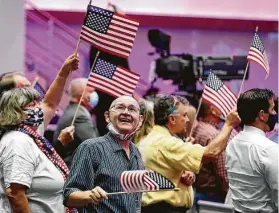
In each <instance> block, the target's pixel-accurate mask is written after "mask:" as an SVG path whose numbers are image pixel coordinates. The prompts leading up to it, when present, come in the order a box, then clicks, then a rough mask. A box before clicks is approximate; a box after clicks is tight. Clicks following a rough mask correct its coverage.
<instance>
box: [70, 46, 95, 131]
mask: <svg viewBox="0 0 279 213" xmlns="http://www.w3.org/2000/svg"><path fill="white" fill-rule="evenodd" d="M99 54H100V51H98V52H97V54H96V56H95V59H94V62H93V64H92V67H91V69H90V72H89V74H88V77H87V82H86V86H85V87H84V89H83V92H82V95H81V98H80V100H79V103H78V106H77V108H76V111H75V114H74V117H73V120H72V123H71V126H73V125H74V122H75V119H76V116H77V112H78V109H79V107H80V104H81V101H82V99H83V96H84V94H85V90H86V87H87V84H88V81H89V77H90V74H91V72H92V70H93V68H94V66H95V64H96V61H97V58H98V56H99Z"/></svg>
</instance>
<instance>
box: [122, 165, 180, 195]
mask: <svg viewBox="0 0 279 213" xmlns="http://www.w3.org/2000/svg"><path fill="white" fill-rule="evenodd" d="M120 184H121V186H122V188H123V190H124V191H125V192H127V193H134V192H139V191H158V190H160V189H175V186H174V184H173V183H172V182H170V181H169V180H168V179H167V178H165V177H164V176H162V175H160V174H159V173H157V172H154V171H147V170H134V171H124V172H122V173H121V176H120Z"/></svg>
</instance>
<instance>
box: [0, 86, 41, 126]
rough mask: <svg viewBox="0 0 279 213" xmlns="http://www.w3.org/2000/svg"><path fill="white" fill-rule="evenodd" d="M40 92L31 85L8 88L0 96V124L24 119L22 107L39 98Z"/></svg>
mask: <svg viewBox="0 0 279 213" xmlns="http://www.w3.org/2000/svg"><path fill="white" fill-rule="evenodd" d="M39 98H40V94H39V93H38V92H37V91H36V90H35V89H33V88H31V87H25V88H15V89H11V90H8V91H6V92H4V93H3V94H2V96H1V97H0V126H2V127H5V126H12V125H18V124H20V123H21V122H22V121H23V120H24V119H25V117H24V113H23V108H24V107H25V106H26V105H27V104H29V103H31V102H32V101H34V100H39Z"/></svg>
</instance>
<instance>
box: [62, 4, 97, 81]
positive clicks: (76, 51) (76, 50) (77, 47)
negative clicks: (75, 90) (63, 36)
mask: <svg viewBox="0 0 279 213" xmlns="http://www.w3.org/2000/svg"><path fill="white" fill-rule="evenodd" d="M91 3H92V0H90V1H89V4H88V5H91ZM84 17H86V13H85V16H84ZM80 33H81V30H80ZM80 33H79V37H78V42H77V45H76V49H75V52H74V53H75V56H77V54H78V49H79V45H80V41H81V40H80ZM72 73H73V72H72V71H71V72H70V75H69V77H68V79H72ZM67 85H68V83H67Z"/></svg>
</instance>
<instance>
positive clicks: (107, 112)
mask: <svg viewBox="0 0 279 213" xmlns="http://www.w3.org/2000/svg"><path fill="white" fill-rule="evenodd" d="M104 116H105V120H106V122H107V123H110V119H109V111H105V113H104Z"/></svg>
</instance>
